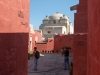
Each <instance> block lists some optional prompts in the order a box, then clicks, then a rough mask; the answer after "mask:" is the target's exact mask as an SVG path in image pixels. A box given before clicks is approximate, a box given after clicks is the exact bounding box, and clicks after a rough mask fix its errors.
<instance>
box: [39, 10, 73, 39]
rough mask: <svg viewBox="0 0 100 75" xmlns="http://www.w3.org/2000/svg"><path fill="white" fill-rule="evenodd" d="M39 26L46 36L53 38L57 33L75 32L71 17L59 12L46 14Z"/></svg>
mask: <svg viewBox="0 0 100 75" xmlns="http://www.w3.org/2000/svg"><path fill="white" fill-rule="evenodd" d="M39 28H40V30H42V35H43V36H44V37H45V38H53V37H54V36H55V35H57V34H65V35H68V34H73V26H72V23H71V22H70V20H69V18H68V17H67V16H65V15H64V14H61V13H59V12H57V13H55V14H53V15H51V16H46V18H45V19H44V20H43V23H42V24H41V26H40V27H39Z"/></svg>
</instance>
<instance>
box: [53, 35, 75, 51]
mask: <svg viewBox="0 0 100 75" xmlns="http://www.w3.org/2000/svg"><path fill="white" fill-rule="evenodd" d="M73 39H74V35H62V34H61V35H56V36H55V37H54V50H55V51H57V50H58V51H59V52H61V49H62V47H63V46H69V47H71V50H70V51H71V52H72V51H73Z"/></svg>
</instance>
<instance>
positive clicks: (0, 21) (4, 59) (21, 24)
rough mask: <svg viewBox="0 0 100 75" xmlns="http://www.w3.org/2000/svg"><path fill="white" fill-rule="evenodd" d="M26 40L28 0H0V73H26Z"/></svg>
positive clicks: (27, 37)
mask: <svg viewBox="0 0 100 75" xmlns="http://www.w3.org/2000/svg"><path fill="white" fill-rule="evenodd" d="M28 40H29V0H0V75H27V71H28V70H27V69H28V68H27V65H28V63H27V61H28V60H27V59H28V57H27V53H28ZM23 62H24V63H23Z"/></svg>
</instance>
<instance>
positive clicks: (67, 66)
mask: <svg viewBox="0 0 100 75" xmlns="http://www.w3.org/2000/svg"><path fill="white" fill-rule="evenodd" d="M63 55H64V70H67V69H69V50H68V49H66V48H64V54H63Z"/></svg>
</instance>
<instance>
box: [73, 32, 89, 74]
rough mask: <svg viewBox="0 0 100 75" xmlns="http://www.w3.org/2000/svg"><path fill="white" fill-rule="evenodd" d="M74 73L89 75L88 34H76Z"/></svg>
mask: <svg viewBox="0 0 100 75" xmlns="http://www.w3.org/2000/svg"><path fill="white" fill-rule="evenodd" d="M73 54H74V57H73V65H74V67H73V73H74V74H73V75H87V34H82V35H80V34H76V35H74V52H73Z"/></svg>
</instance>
